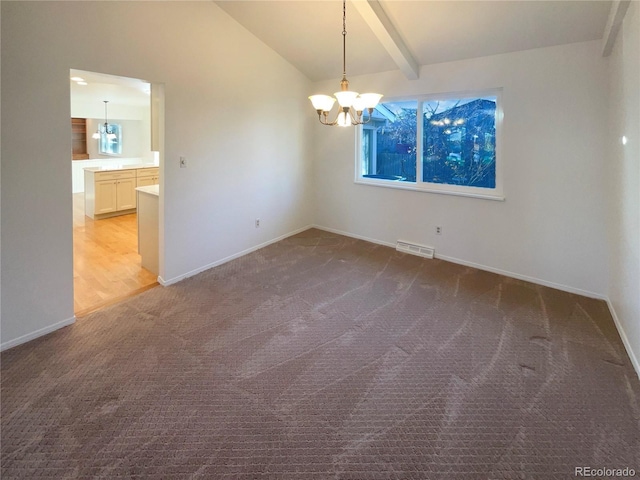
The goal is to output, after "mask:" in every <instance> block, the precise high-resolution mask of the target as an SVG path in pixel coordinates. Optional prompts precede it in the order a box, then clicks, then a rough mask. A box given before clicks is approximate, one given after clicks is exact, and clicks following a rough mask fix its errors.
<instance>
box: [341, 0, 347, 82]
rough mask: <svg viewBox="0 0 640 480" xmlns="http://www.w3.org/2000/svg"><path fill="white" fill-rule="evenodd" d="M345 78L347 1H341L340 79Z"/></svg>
mask: <svg viewBox="0 0 640 480" xmlns="http://www.w3.org/2000/svg"><path fill="white" fill-rule="evenodd" d="M346 76H347V0H342V77H343V78H346Z"/></svg>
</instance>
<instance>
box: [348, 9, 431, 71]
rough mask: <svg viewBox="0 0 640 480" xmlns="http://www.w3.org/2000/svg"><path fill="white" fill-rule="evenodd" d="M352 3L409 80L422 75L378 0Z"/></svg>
mask: <svg viewBox="0 0 640 480" xmlns="http://www.w3.org/2000/svg"><path fill="white" fill-rule="evenodd" d="M352 3H353V6H354V7H356V10H358V12H359V13H360V15H362V18H364V21H365V22H366V23H367V25H368V26H369V28H370V29H371V31H373V33H374V35H375V36H376V37H377V38H378V40H380V43H382V46H383V47H384V48H385V50H386V51H387V52H388V53H389V55H391V58H392V59H393V61H394V62H395V63H396V65H398V68H399V69H400V70H401V71H402V73H404V74H405V76H406V77H407V78H408V79H409V80H417V79H418V76H419V75H420V67H419V66H418V62H416V60H415V58H413V55H411V52H409V49H408V48H407V46H406V45H405V43H404V42H403V41H402V38H400V34H399V33H398V31H397V30H396V28H395V27H394V26H393V24H392V23H391V20H389V17H388V16H387V14H386V13H385V12H384V10H383V9H382V6H381V5H380V3H379V2H378V0H354V1H353V2H352Z"/></svg>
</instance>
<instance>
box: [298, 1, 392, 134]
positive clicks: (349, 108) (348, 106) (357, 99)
mask: <svg viewBox="0 0 640 480" xmlns="http://www.w3.org/2000/svg"><path fill="white" fill-rule="evenodd" d="M333 95H334V97H330V96H329V95H311V96H310V97H309V100H311V103H312V104H313V108H315V109H316V112H318V120H320V123H322V124H323V125H329V126H336V125H337V126H340V127H348V126H349V125H361V124H363V123H368V122H369V121H370V120H371V115H372V114H373V109H374V108H376V105H378V102H379V101H380V99H381V98H382V95H380V94H379V93H360V94H358V92H353V91H351V90H349V80H347V2H346V0H342V81H341V82H340V91H339V92H336V93H334V94H333ZM336 100H337V101H338V105H339V109H338V116H337V117H336V119H335V120H334V121H332V122H330V121H329V120H328V117H329V112H330V111H331V109H332V108H333V104H334V103H335V102H336ZM365 109H366V110H367V111H368V112H369V116H368V117H367V118H366V119H363V115H362V112H364V110H365Z"/></svg>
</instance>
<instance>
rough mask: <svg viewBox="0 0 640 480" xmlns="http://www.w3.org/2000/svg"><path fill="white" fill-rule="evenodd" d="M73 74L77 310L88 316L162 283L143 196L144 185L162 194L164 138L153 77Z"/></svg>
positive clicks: (74, 233)
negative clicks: (143, 250) (145, 246)
mask: <svg viewBox="0 0 640 480" xmlns="http://www.w3.org/2000/svg"><path fill="white" fill-rule="evenodd" d="M69 78H70V80H69V81H70V98H71V118H72V120H71V127H72V129H71V132H72V133H71V135H72V146H73V152H72V155H71V158H70V161H71V163H72V168H71V170H72V188H73V280H74V313H75V315H76V317H80V316H84V315H86V314H88V313H90V312H93V311H95V310H98V309H100V308H103V307H105V306H107V305H111V304H113V303H117V302H119V301H121V300H123V299H124V298H127V297H130V296H133V295H136V294H138V293H140V292H142V291H144V290H147V289H149V288H152V287H154V286H156V285H157V284H158V282H157V278H158V275H159V272H158V271H157V267H156V268H151V267H149V262H148V257H147V263H144V262H143V260H142V257H141V255H140V251H139V235H138V208H137V198H138V195H139V189H138V187H143V186H145V189H146V190H147V191H148V190H151V191H155V195H156V196H157V197H158V198H159V185H158V184H159V181H160V159H161V152H160V147H159V145H160V142H158V141H157V139H156V140H155V141H153V142H152V137H153V135H152V133H151V132H152V130H153V129H154V128H155V129H157V126H155V125H153V123H154V120H152V99H151V85H150V83H148V82H145V81H143V80H139V79H134V78H126V77H118V76H113V75H107V74H101V73H95V72H88V71H81V70H71V71H70V75H69ZM162 100H163V99H162ZM154 101H155V100H154ZM152 143H153V145H155V147H154V146H152ZM152 148H155V150H153V149H152ZM83 149H84V151H83ZM154 186H155V187H154ZM154 188H155V190H154ZM156 220H157V219H156ZM154 235H155V237H157V236H158V233H157V232H155V233H154ZM147 236H148V235H147ZM156 241H157V238H156ZM156 255H157V253H156ZM143 264H144V265H146V266H147V267H148V268H145V267H144V266H143ZM155 264H156V265H157V259H156V262H155ZM149 268H150V269H149Z"/></svg>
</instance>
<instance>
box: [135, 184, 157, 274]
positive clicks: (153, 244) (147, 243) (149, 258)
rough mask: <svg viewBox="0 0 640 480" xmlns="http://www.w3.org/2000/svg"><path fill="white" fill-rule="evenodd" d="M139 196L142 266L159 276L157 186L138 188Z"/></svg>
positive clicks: (139, 244)
mask: <svg viewBox="0 0 640 480" xmlns="http://www.w3.org/2000/svg"><path fill="white" fill-rule="evenodd" d="M136 190H137V194H138V253H139V254H140V257H141V265H142V267H143V268H146V269H147V270H149V271H150V272H151V273H155V274H156V275H158V263H159V257H158V235H159V233H158V232H159V227H158V224H159V216H158V194H159V187H158V186H157V185H149V186H146V187H138V188H136Z"/></svg>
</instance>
